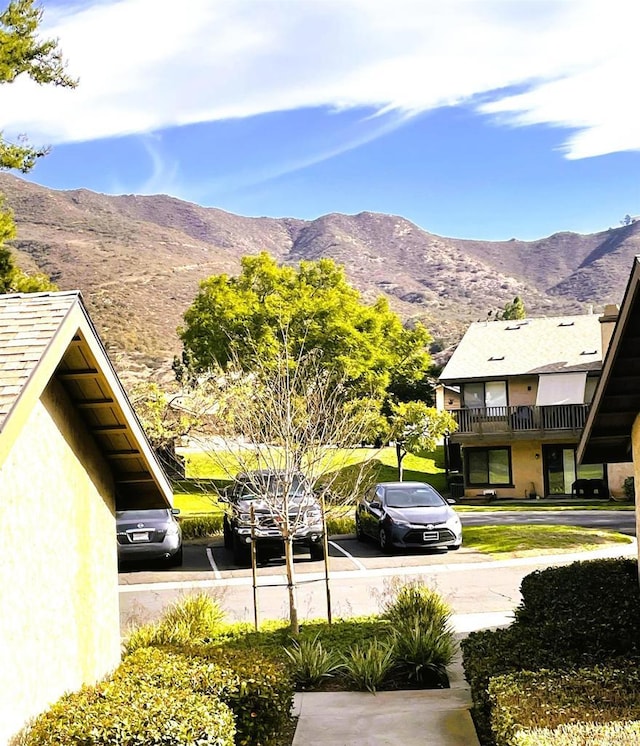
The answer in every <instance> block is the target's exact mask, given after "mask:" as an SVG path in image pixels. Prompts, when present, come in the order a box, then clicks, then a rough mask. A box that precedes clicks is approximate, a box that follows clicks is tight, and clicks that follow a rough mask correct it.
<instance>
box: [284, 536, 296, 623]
mask: <svg viewBox="0 0 640 746" xmlns="http://www.w3.org/2000/svg"><path fill="white" fill-rule="evenodd" d="M284 562H285V567H286V573H287V590H288V595H289V627H290V629H291V634H292V635H298V634H299V633H300V624H299V623H298V593H297V588H296V576H295V570H294V567H293V536H292V535H291V531H290V530H287V532H286V536H285V541H284Z"/></svg>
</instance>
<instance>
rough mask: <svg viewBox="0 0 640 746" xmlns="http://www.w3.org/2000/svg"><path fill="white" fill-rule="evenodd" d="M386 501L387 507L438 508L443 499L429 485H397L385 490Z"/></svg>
mask: <svg viewBox="0 0 640 746" xmlns="http://www.w3.org/2000/svg"><path fill="white" fill-rule="evenodd" d="M386 503H387V506H388V507H389V508H439V507H442V505H443V504H444V500H443V499H442V498H441V497H440V495H439V494H438V493H437V492H436V491H435V490H434V489H431V488H430V487H398V488H393V489H388V490H387V491H386Z"/></svg>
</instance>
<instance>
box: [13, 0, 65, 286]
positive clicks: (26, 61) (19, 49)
mask: <svg viewBox="0 0 640 746" xmlns="http://www.w3.org/2000/svg"><path fill="white" fill-rule="evenodd" d="M41 20H42V8H41V7H39V6H36V5H35V4H34V0H12V2H10V3H9V5H8V6H7V7H6V8H5V10H3V11H2V12H0V84H3V83H13V81H14V80H15V79H16V78H17V77H18V76H19V75H27V76H28V77H30V78H31V79H32V80H34V81H35V82H36V83H39V84H41V85H42V84H52V85H57V86H65V87H67V88H73V87H75V86H76V84H77V81H75V80H74V79H73V78H71V77H69V76H68V75H67V74H66V72H65V64H64V61H63V59H62V53H61V51H60V50H59V49H58V42H57V40H55V39H41V38H40V37H39V36H38V27H39V25H40V22H41ZM48 151H49V149H48V148H46V147H44V148H34V147H32V146H31V145H29V143H28V142H26V141H25V140H23V141H21V142H19V143H12V142H9V141H8V140H6V139H5V138H4V137H3V136H2V133H1V132H0V170H6V169H17V170H18V171H22V172H23V173H27V172H28V171H30V170H31V169H32V168H33V166H34V165H35V162H36V160H37V159H38V158H41V157H42V156H44V155H46V154H47V153H48ZM14 237H15V224H14V222H13V216H12V213H11V211H9V210H8V209H7V208H6V207H5V206H4V200H3V199H2V198H1V195H0V293H7V292H14V291H17V292H34V291H37V290H51V289H55V285H53V284H52V283H51V282H50V281H49V279H48V278H47V277H45V276H44V275H33V276H27V275H25V274H24V272H22V271H20V270H19V269H17V268H16V267H15V265H14V263H13V258H12V256H11V253H10V251H9V249H7V248H6V246H4V242H5V241H8V240H10V239H12V238H14Z"/></svg>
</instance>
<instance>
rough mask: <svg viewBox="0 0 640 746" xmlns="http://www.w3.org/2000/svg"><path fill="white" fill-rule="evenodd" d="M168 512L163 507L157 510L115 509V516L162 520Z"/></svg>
mask: <svg viewBox="0 0 640 746" xmlns="http://www.w3.org/2000/svg"><path fill="white" fill-rule="evenodd" d="M168 512H169V511H167V510H166V509H165V508H162V509H157V510H117V511H116V518H121V519H124V520H127V521H163V520H166V519H167V515H168Z"/></svg>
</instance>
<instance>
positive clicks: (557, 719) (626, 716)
mask: <svg viewBox="0 0 640 746" xmlns="http://www.w3.org/2000/svg"><path fill="white" fill-rule="evenodd" d="M639 691H640V669H638V665H637V662H635V663H634V662H627V663H626V664H621V667H619V668H616V667H612V666H594V667H593V668H580V669H578V670H576V671H568V672H562V671H550V670H541V671H537V672H531V671H523V672H520V673H514V674H508V675H506V676H498V677H496V678H493V679H491V681H490V683H489V698H490V700H491V703H492V712H491V726H492V731H493V733H494V736H495V740H496V744H497V746H515V745H516V744H520V743H521V742H522V740H521V739H522V736H523V734H524V733H529V732H531V731H535V730H539V729H541V728H542V729H546V730H554V729H556V728H558V726H560V725H566V724H569V723H595V722H598V723H607V722H611V721H614V722H615V721H628V722H629V721H639V722H636V725H640V697H639V696H638V692H639ZM563 738H564V739H565V742H566V743H571V741H569V740H567V739H568V738H569V736H568V735H565V736H564V737H563ZM529 740H530V739H529ZM536 743H537V742H536ZM573 743H576V742H573ZM578 743H579V742H578ZM593 743H599V741H593Z"/></svg>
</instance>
